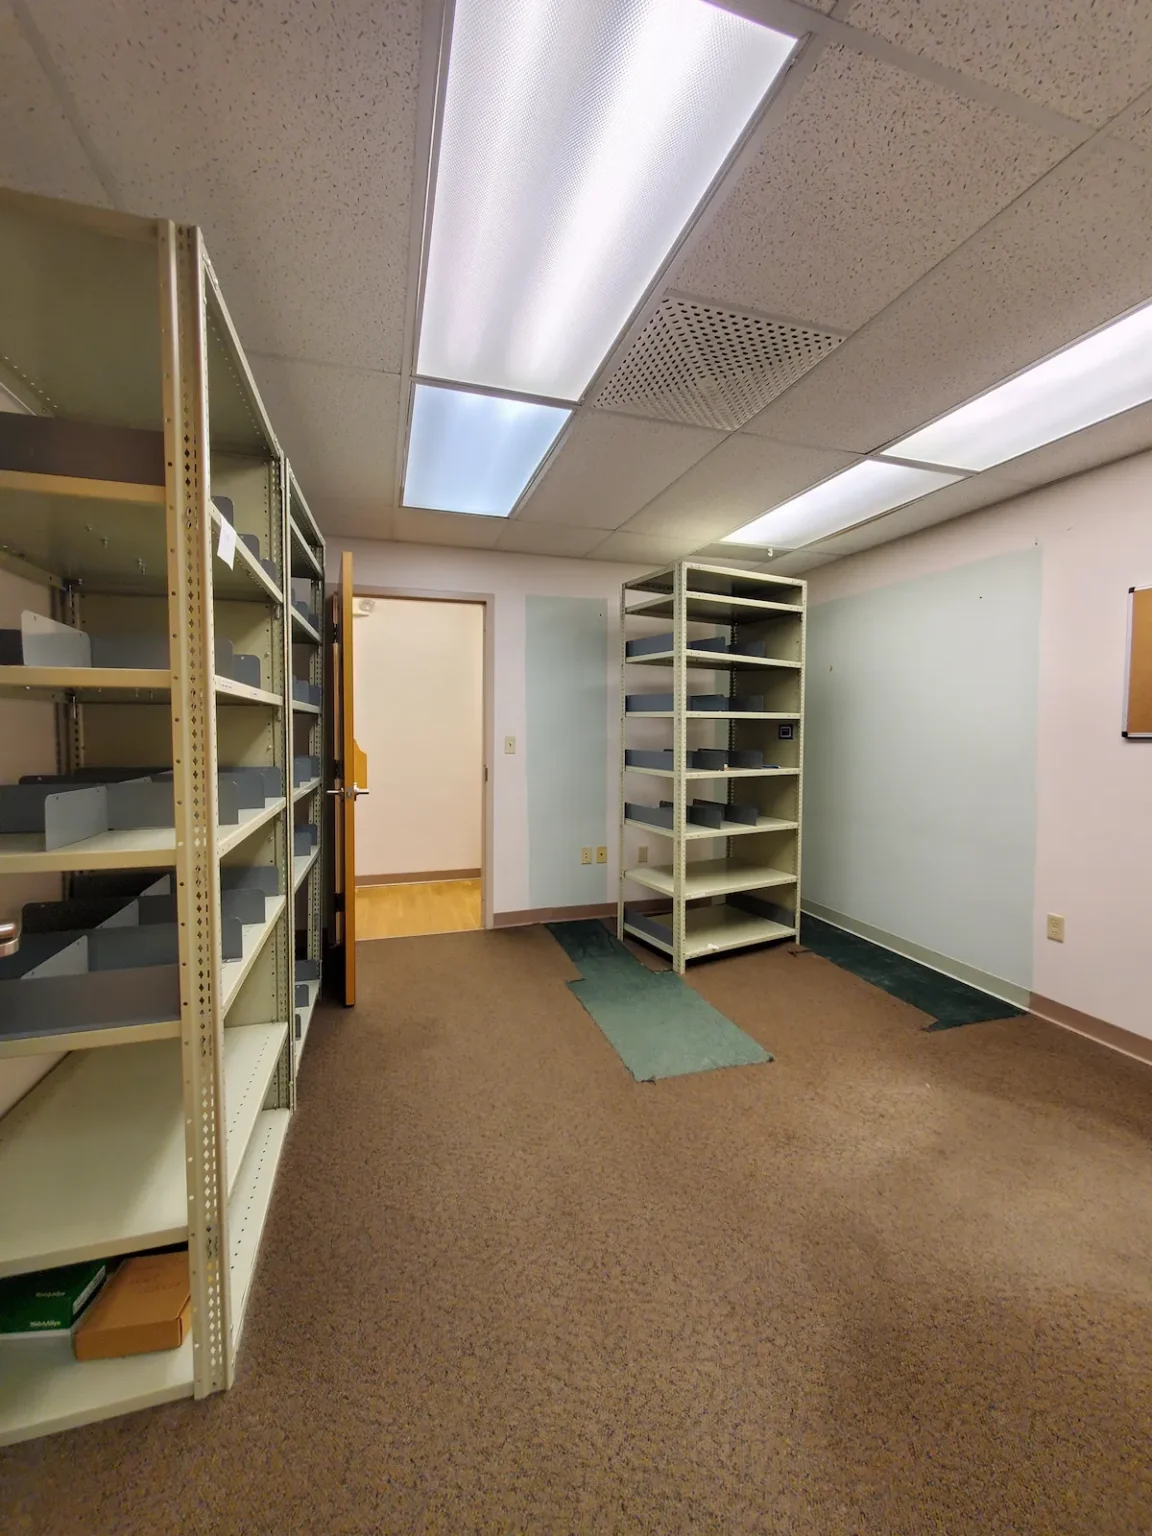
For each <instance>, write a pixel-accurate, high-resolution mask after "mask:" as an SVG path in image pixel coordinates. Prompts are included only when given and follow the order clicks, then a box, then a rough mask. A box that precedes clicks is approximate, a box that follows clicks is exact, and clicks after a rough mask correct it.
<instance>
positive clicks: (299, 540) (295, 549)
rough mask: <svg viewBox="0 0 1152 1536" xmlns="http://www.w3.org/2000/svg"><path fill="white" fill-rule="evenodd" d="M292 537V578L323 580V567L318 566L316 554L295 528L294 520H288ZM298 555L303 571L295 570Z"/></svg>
mask: <svg viewBox="0 0 1152 1536" xmlns="http://www.w3.org/2000/svg"><path fill="white" fill-rule="evenodd" d="M288 526H289V529H290V531H291V537H292V574H293V576H314V577H315V578H316V579H317V580H318V581H322V580H323V579H324V567H323V566H322V565H321V564H320V561H319V559H318V558H317V556H316V552H315V551H314V550H313V549H312V547H311V545H310V544H309V543H308V541H307V539H306V538H305V537H304V535H303V533H302V532H301V530H300V529H299V528H298V527H297V526H296V519H295V518H294V517H293V518H290V519H289V523H288ZM297 555H299V556H300V559H301V560H302V562H303V566H304V569H303V570H297V569H296V556H297Z"/></svg>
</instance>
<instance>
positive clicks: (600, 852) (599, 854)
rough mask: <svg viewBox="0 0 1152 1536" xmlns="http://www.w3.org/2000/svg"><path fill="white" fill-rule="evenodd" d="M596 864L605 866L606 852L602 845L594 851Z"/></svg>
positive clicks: (606, 860)
mask: <svg viewBox="0 0 1152 1536" xmlns="http://www.w3.org/2000/svg"><path fill="white" fill-rule="evenodd" d="M596 862H597V864H607V862H608V850H607V848H605V847H604V845H603V843H601V845H600V847H599V848H597V850H596Z"/></svg>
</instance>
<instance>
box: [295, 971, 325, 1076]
mask: <svg viewBox="0 0 1152 1536" xmlns="http://www.w3.org/2000/svg"><path fill="white" fill-rule="evenodd" d="M305 985H306V986H307V988H308V1002H307V1003H306V1004H305V1006H304V1007H303V1008H301V1009H300V1010H299V1013H300V1038H299V1040H297V1042H296V1055H297V1058H299V1056H300V1053H301V1051H303V1049H304V1042H305V1040H307V1038H308V1027H309V1025H310V1024H311V1023H312V1015H313V1014H314V1013H315V1011H316V999H317V998H318V997H319V996H320V983H319V982H318V981H309V982H307V983H305Z"/></svg>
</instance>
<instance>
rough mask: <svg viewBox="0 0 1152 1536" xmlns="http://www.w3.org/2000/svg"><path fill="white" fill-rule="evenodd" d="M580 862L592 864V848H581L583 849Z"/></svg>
mask: <svg viewBox="0 0 1152 1536" xmlns="http://www.w3.org/2000/svg"><path fill="white" fill-rule="evenodd" d="M580 862H581V864H591V862H592V850H591V848H581V850H580Z"/></svg>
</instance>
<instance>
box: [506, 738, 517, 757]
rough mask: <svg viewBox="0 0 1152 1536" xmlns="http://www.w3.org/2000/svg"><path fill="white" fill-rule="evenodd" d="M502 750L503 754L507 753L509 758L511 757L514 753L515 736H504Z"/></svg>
mask: <svg viewBox="0 0 1152 1536" xmlns="http://www.w3.org/2000/svg"><path fill="white" fill-rule="evenodd" d="M504 750H505V752H507V754H508V756H509V757H511V756H512V754H513V753H514V752H515V751H516V738H515V736H505V738H504Z"/></svg>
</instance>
